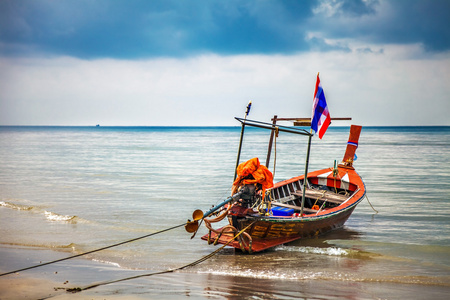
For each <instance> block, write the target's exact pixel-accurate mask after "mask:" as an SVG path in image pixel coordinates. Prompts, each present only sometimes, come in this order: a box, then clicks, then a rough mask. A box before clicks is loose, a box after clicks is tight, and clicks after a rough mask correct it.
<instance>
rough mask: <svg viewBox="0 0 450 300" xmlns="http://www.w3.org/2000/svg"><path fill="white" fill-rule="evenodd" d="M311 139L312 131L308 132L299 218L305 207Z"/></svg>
mask: <svg viewBox="0 0 450 300" xmlns="http://www.w3.org/2000/svg"><path fill="white" fill-rule="evenodd" d="M311 139H312V131H311V132H310V135H309V139H308V151H307V152H306V162H305V177H304V178H303V194H302V206H301V208H300V216H301V217H303V208H304V207H305V197H306V196H305V194H306V187H307V185H306V183H307V180H308V178H307V176H308V165H309V153H310V151H311Z"/></svg>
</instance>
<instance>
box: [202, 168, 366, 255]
mask: <svg viewBox="0 0 450 300" xmlns="http://www.w3.org/2000/svg"><path fill="white" fill-rule="evenodd" d="M331 171H332V170H331ZM331 171H330V169H324V170H319V171H315V172H312V173H309V174H308V181H309V182H311V183H313V184H315V185H317V186H319V185H320V186H322V187H323V186H327V187H329V188H336V189H342V187H344V188H347V189H352V190H351V194H350V195H349V196H348V197H347V198H346V200H345V201H343V202H342V203H341V204H339V205H337V206H335V207H333V208H328V209H324V210H322V211H313V212H312V210H311V209H305V210H306V211H307V212H306V213H305V214H304V215H303V216H299V215H298V214H297V215H295V214H294V215H292V216H286V217H278V216H261V215H258V214H253V215H252V214H248V215H246V216H245V217H243V218H239V219H237V220H234V221H233V220H232V217H231V216H228V217H229V223H230V225H233V226H235V227H236V229H237V230H238V231H241V230H243V229H244V228H246V227H247V226H248V228H247V229H246V230H245V232H246V233H247V234H248V235H249V236H250V237H251V238H248V236H243V237H242V238H241V240H240V241H238V240H236V239H234V236H235V233H232V232H224V233H223V234H219V233H216V232H210V233H209V234H207V235H205V236H203V237H202V239H203V240H207V241H208V242H209V243H219V244H228V245H229V246H232V247H235V248H237V249H241V250H242V251H244V252H250V253H251V252H259V251H263V250H266V249H268V248H271V247H274V246H277V245H281V244H285V243H288V242H292V241H295V240H297V239H301V238H311V237H314V236H318V235H321V234H324V233H326V232H329V231H331V230H333V229H336V228H340V227H342V226H343V225H344V223H345V222H346V221H347V219H348V218H349V217H350V215H351V214H352V212H353V211H354V209H355V208H356V206H357V205H358V204H359V203H360V202H361V201H362V199H363V198H364V196H365V186H364V183H363V181H362V180H361V178H360V176H359V175H358V174H357V173H356V171H355V170H354V169H353V168H345V167H342V166H340V167H339V168H338V169H337V171H338V172H337V173H334V174H332V172H331ZM325 175H327V176H325ZM344 178H346V180H344ZM302 181H303V176H299V177H294V178H292V179H289V180H286V181H282V182H279V183H277V184H275V186H274V187H273V189H272V192H273V193H274V194H275V196H276V197H278V198H279V199H275V202H273V205H277V202H280V204H279V205H283V204H282V201H283V199H284V200H286V199H291V200H290V201H291V203H292V202H294V203H295V201H297V203H298V199H299V197H298V193H296V187H299V186H300V183H301V182H302ZM277 189H280V190H281V191H280V192H278V193H276V190H277ZM282 191H284V192H282ZM297 192H298V191H297ZM296 195H297V196H296ZM296 197H297V198H296ZM330 201H331V200H330ZM316 202H317V201H316ZM286 206H289V207H296V206H293V205H286ZM220 231H221V229H218V230H217V232H220Z"/></svg>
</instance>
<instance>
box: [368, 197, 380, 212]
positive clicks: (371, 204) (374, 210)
mask: <svg viewBox="0 0 450 300" xmlns="http://www.w3.org/2000/svg"><path fill="white" fill-rule="evenodd" d="M366 199H367V202H369V204H370V207H372V209H373V211H374V212H376V213H378V210H376V209H375V208H373V206H372V203H370V201H369V197H368V196H367V194H366Z"/></svg>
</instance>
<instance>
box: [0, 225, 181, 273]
mask: <svg viewBox="0 0 450 300" xmlns="http://www.w3.org/2000/svg"><path fill="white" fill-rule="evenodd" d="M184 225H186V223H183V224H180V225H177V226H173V227H170V228H166V229H163V230H160V231H157V232H154V233H150V234H147V235H144V236H141V237H137V238H134V239H131V240H127V241H124V242H121V243H117V244H114V245H111V246H106V247H103V248H99V249H95V250H92V251H88V252H84V253H81V254H77V255H73V256H69V257H65V258H61V259H57V260H54V261H50V262H46V263H43V264H39V265H35V266H31V267H27V268H23V269H19V270H15V271H11V272H7V273H3V274H0V277H1V276H5V275H9V274H13V273H18V272H22V271H26V270H30V269H34V268H39V267H43V266H46V265H50V264H54V263H57V262H60V261H64V260H68V259H72V258H75V257H79V256H83V255H87V254H91V253H95V252H99V251H102V250H106V249H109V248H112V247H117V246H120V245H123V244H127V243H131V242H134V241H137V240H141V239H143V238H147V237H150V236H152V235H156V234H159V233H163V232H166V231H169V230H172V229H175V228H178V227H181V226H184Z"/></svg>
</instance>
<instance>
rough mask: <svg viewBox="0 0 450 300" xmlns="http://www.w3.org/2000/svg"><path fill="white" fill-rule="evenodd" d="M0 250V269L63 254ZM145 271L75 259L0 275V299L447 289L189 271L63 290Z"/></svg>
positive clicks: (429, 292) (433, 293)
mask: <svg viewBox="0 0 450 300" xmlns="http://www.w3.org/2000/svg"><path fill="white" fill-rule="evenodd" d="M0 254H1V257H2V261H1V270H0V271H1V272H6V271H10V270H11V267H14V266H15V267H17V266H18V264H17V262H18V261H24V260H25V261H26V262H28V263H33V262H34V261H36V259H39V258H38V256H39V257H40V258H42V257H45V258H46V259H49V258H50V259H59V258H61V257H64V256H65V255H66V254H65V253H59V252H55V251H51V250H45V249H44V250H43V249H41V250H39V249H34V250H30V249H23V248H14V247H6V248H5V247H2V248H0ZM14 257H16V259H15V260H13V259H12V258H14ZM3 258H8V259H7V260H4V259H3ZM31 265H33V264H31ZM145 273H148V272H143V271H133V270H124V269H121V268H118V267H116V266H112V265H108V264H104V263H100V262H95V261H91V260H87V259H83V258H75V259H71V260H67V261H63V262H60V263H56V264H52V265H48V266H44V267H40V268H36V269H32V270H28V271H24V272H21V273H20V274H18V273H16V274H11V275H7V276H3V277H0V299H2V300H6V299H49V298H50V299H59V300H63V299H71V300H73V299H132V300H138V299H182V298H189V299H255V298H256V299H296V298H305V299H446V298H447V296H448V293H450V287H448V286H441V285H422V284H413V283H412V284H400V283H395V282H366V281H361V282H349V281H346V280H345V279H343V280H317V279H311V280H286V279H283V278H282V277H280V278H279V279H274V278H270V279H265V278H252V277H243V276H227V275H216V274H207V273H197V272H196V271H195V270H186V271H183V272H174V273H169V274H164V275H156V276H152V277H142V278H138V279H134V280H129V281H124V282H120V283H115V284H107V285H102V286H99V287H96V288H92V289H89V290H85V291H81V292H78V293H69V292H67V291H66V290H65V289H68V288H76V287H81V288H83V287H86V286H88V285H91V284H93V283H97V282H104V281H109V280H116V279H121V278H127V277H131V276H136V275H139V274H145ZM418 295H420V296H418Z"/></svg>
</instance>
